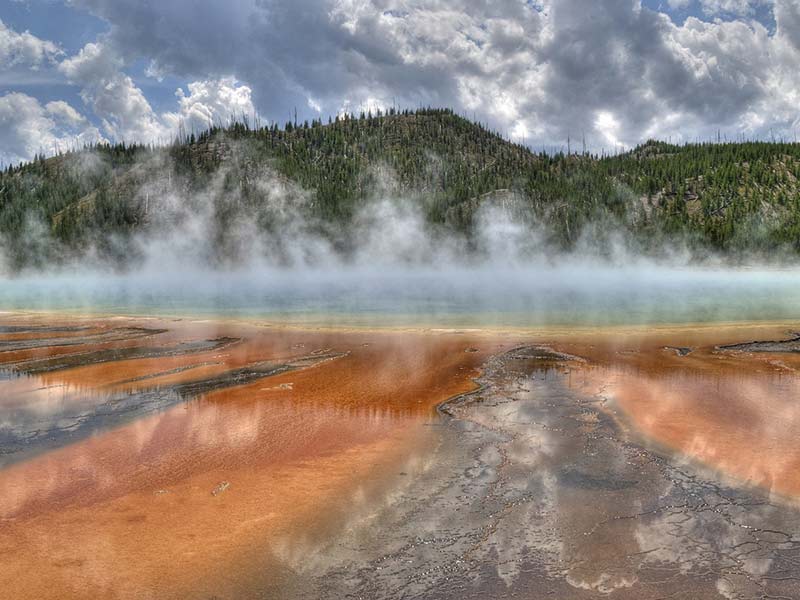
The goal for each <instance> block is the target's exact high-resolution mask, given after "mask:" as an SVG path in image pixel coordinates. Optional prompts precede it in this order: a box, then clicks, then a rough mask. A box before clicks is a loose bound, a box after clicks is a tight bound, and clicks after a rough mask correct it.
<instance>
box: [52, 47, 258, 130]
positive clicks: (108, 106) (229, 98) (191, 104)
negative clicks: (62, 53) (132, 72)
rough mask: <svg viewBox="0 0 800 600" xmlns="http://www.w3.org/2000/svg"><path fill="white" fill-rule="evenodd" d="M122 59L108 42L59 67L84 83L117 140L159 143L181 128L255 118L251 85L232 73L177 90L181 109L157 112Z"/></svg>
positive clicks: (86, 95)
mask: <svg viewBox="0 0 800 600" xmlns="http://www.w3.org/2000/svg"><path fill="white" fill-rule="evenodd" d="M124 65H125V63H124V61H123V59H122V57H121V56H120V55H119V54H118V53H117V52H116V50H115V49H114V48H113V47H111V46H110V45H109V44H107V43H105V42H98V43H89V44H86V45H85V46H84V47H83V48H82V49H81V50H80V52H78V53H77V54H76V55H75V56H72V57H70V58H67V59H66V60H64V61H63V62H62V63H61V64H60V65H59V70H60V71H61V72H62V73H63V74H64V75H65V76H66V77H67V78H68V79H69V80H70V81H71V82H73V83H75V84H77V85H79V86H81V88H82V90H81V97H82V98H83V100H84V102H85V103H86V104H87V106H89V107H90V108H91V109H92V112H93V113H94V114H95V115H96V116H97V117H98V118H99V119H100V120H101V122H102V125H103V130H104V132H105V133H106V135H107V136H108V137H109V138H111V139H113V140H127V141H135V142H143V143H158V142H159V141H160V142H165V141H169V140H170V139H172V138H174V136H175V135H176V133H177V132H178V130H179V128H180V127H184V128H185V129H187V130H189V129H196V130H198V131H199V130H203V129H205V128H207V127H208V126H209V125H210V124H220V123H222V124H227V122H228V121H229V120H230V119H231V118H234V117H236V118H241V117H242V116H246V117H247V118H252V117H253V116H254V115H255V112H256V111H255V108H254V106H253V103H252V101H251V90H250V88H249V87H247V86H244V85H241V84H239V82H237V81H236V80H235V79H234V78H232V77H223V78H220V79H207V80H203V81H195V82H193V83H190V84H189V85H188V86H187V87H188V94H187V93H186V92H185V91H184V90H183V89H180V88H179V89H178V90H177V91H176V97H177V103H178V109H177V111H174V112H164V113H162V114H158V113H157V112H156V111H155V110H154V109H153V107H152V106H151V104H150V102H149V101H148V99H147V98H146V96H145V94H144V92H142V90H141V89H140V88H139V87H138V86H137V85H136V84H135V82H134V81H133V79H132V78H131V77H130V76H128V75H126V74H125V73H124V72H123V68H124Z"/></svg>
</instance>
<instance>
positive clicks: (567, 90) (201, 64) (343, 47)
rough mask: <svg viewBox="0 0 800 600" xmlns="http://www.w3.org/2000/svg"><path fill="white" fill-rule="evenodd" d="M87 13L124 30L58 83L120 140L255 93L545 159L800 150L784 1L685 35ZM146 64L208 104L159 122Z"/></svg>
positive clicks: (729, 5) (591, 14) (559, 7)
mask: <svg viewBox="0 0 800 600" xmlns="http://www.w3.org/2000/svg"><path fill="white" fill-rule="evenodd" d="M72 4H73V5H74V6H75V7H78V8H83V9H87V10H89V11H90V12H91V13H93V14H94V15H96V16H98V17H100V18H102V19H103V20H105V21H106V22H107V23H108V24H109V31H108V32H107V33H106V34H104V35H103V36H101V37H100V38H99V39H98V41H97V43H96V44H95V45H94V46H93V47H91V48H86V49H84V52H83V55H82V56H83V57H82V58H81V56H75V55H74V56H71V57H63V62H64V66H62V67H61V68H60V70H61V72H62V73H65V74H67V75H68V76H69V75H70V74H71V81H73V83H74V84H75V85H79V86H81V87H82V88H83V89H84V92H83V96H84V99H85V102H86V104H87V106H88V107H89V109H91V110H93V111H94V112H95V113H97V112H98V111H100V112H102V113H103V114H100V115H96V116H98V117H99V118H100V119H101V120H102V121H103V122H105V123H109V124H111V125H113V127H111V128H106V129H105V133H106V134H107V135H109V136H110V137H114V136H116V135H120V134H122V133H125V132H137V131H144V132H148V131H149V132H154V133H153V134H154V135H155V132H158V134H159V135H167V133H166V132H168V131H169V130H170V128H171V127H174V126H175V124H176V123H177V122H179V121H180V120H181V119H187V118H188V119H194V121H193V122H196V123H197V124H201V123H204V122H207V121H204V120H203V119H208V118H211V117H212V116H215V115H219V114H221V112H222V108H221V107H222V105H223V104H224V102H225V99H226V98H229V97H232V96H233V97H235V98H237V106H238V107H240V108H241V107H245V108H246V107H248V106H250V93H251V92H252V101H253V104H254V108H255V109H257V110H258V111H259V112H260V113H261V115H262V116H263V117H264V118H266V119H276V120H279V121H283V120H285V119H287V118H289V117H290V115H292V113H293V112H294V109H295V108H296V109H297V110H298V113H299V116H300V117H301V118H308V117H311V116H316V115H317V114H321V115H323V116H325V115H327V114H332V113H336V112H338V111H340V110H350V111H355V112H358V111H359V110H360V109H361V108H362V107H364V108H366V107H367V106H369V107H375V106H378V105H381V106H384V107H386V106H391V105H392V104H393V103H394V102H396V103H397V104H399V105H401V106H417V105H420V104H432V105H448V106H452V107H454V108H456V109H457V110H459V111H463V112H464V113H467V114H469V115H470V116H472V115H473V114H474V115H475V116H476V117H478V118H479V119H481V120H482V121H488V122H489V124H490V125H492V126H493V127H495V128H497V129H499V130H500V131H502V132H508V133H509V134H510V135H513V136H516V137H523V136H524V137H525V139H526V140H527V141H528V142H530V143H533V144H534V145H539V144H542V145H546V146H547V145H553V144H555V145H562V144H564V142H565V141H566V138H567V136H568V135H571V136H572V137H573V139H575V138H577V137H578V136H580V135H582V134H585V135H586V137H587V139H588V142H589V144H590V146H591V147H593V148H594V149H599V148H601V147H605V148H607V149H608V148H615V147H618V146H620V145H631V144H635V143H636V142H638V141H640V140H642V139H644V138H647V137H653V136H657V137H667V136H672V137H673V138H674V139H681V138H682V139H694V138H695V137H712V136H713V135H715V134H716V131H717V130H718V129H721V130H723V131H724V132H725V133H726V134H729V135H731V136H734V135H737V134H739V133H744V134H746V135H749V136H761V137H766V136H768V135H773V134H774V133H775V132H776V131H777V132H779V134H784V135H791V132H792V130H793V128H794V127H795V124H796V121H797V95H798V86H799V85H800V79H799V78H798V73H797V69H796V68H795V65H796V64H797V63H798V59H800V8H799V7H800V2H798V0H775V1H774V19H775V24H776V26H775V28H774V30H772V31H770V30H768V29H767V28H765V27H764V26H763V25H761V24H760V23H759V22H757V21H755V20H753V15H755V14H756V10H755V8H758V10H768V9H769V6H768V4H767V3H766V2H764V1H762V0H756V1H750V0H702V2H700V1H691V0H673V1H671V2H668V3H666V4H665V6H667V5H668V6H671V7H673V8H677V7H680V8H681V9H684V8H688V9H691V10H692V11H693V12H691V13H690V14H696V15H698V16H700V17H703V18H702V19H700V18H697V17H693V16H689V17H687V18H686V19H685V20H684V21H683V22H682V23H677V22H675V21H674V20H673V19H671V18H670V16H669V15H668V14H666V13H665V12H661V11H660V10H657V9H654V8H647V7H643V6H642V5H641V3H640V2H639V0H605V1H603V2H597V1H594V0H542V1H541V2H531V1H522V0H504V1H501V2H490V1H482V0H453V1H445V0H373V1H364V0H296V1H294V2H285V1H280V0H238V1H234V2H228V3H222V2H219V1H217V0H171V1H169V2H166V1H164V2H149V1H147V2H142V1H140V0H73V2H72ZM650 6H651V7H652V6H653V4H652V3H650ZM704 15H705V16H704ZM719 15H722V16H726V15H727V19H728V20H724V19H717V18H716V17H717V16H719ZM732 16H733V17H732ZM90 57H91V58H92V60H91V61H89V60H88V59H89V58H90ZM60 60H61V59H60ZM140 60H144V61H145V62H147V63H149V64H150V67H149V69H148V73H150V74H151V75H152V76H153V77H156V78H157V77H160V76H162V75H172V76H174V77H177V78H178V79H180V80H183V81H194V82H196V83H195V84H193V85H195V89H197V90H200V92H202V93H200V92H198V93H194V92H192V93H190V94H189V95H188V96H183V95H181V96H179V101H180V109H179V111H178V112H177V113H170V114H169V115H166V114H165V115H159V114H156V113H155V112H154V111H152V110H151V109H150V106H149V104H148V102H147V98H146V94H143V93H142V92H141V89H140V88H139V87H138V86H139V85H140V84H141V82H137V81H133V80H131V79H130V78H128V77H127V76H126V75H125V73H126V72H127V70H128V69H129V68H130V65H133V64H137V61H140ZM112 68H113V69H115V70H116V71H114V72H111V71H110V69H112ZM92 73H96V74H97V76H96V77H95V79H92V75H91V74H92ZM223 81H224V83H222V82H223ZM237 86H238V87H237ZM242 86H246V87H242ZM111 89H114V90H116V96H115V97H113V98H112V97H108V96H110V93H109V92H108V90H111ZM123 92H124V93H123ZM125 98H128V99H131V98H133V99H135V100H136V102H135V103H132V102H131V101H128V102H122V100H124V99H125ZM209 99H210V100H209ZM207 100H208V101H207Z"/></svg>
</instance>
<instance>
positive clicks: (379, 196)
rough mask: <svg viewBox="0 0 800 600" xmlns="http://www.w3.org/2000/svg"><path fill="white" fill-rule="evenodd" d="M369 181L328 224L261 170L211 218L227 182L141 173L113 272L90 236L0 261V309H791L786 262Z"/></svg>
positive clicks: (527, 320) (639, 319)
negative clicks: (252, 189)
mask: <svg viewBox="0 0 800 600" xmlns="http://www.w3.org/2000/svg"><path fill="white" fill-rule="evenodd" d="M223 177H224V173H223V174H220V175H219V176H218V177H217V179H221V178H223ZM375 179H376V181H377V184H376V188H375V191H374V198H373V199H371V200H370V201H368V202H366V203H365V204H364V205H363V206H361V207H360V208H359V210H358V211H357V212H356V214H355V215H354V217H353V219H352V222H351V223H350V224H349V225H347V226H346V227H340V226H338V225H336V224H333V223H325V222H322V221H320V220H318V219H317V220H315V219H313V218H310V217H309V213H308V211H307V210H306V209H307V208H308V206H309V204H310V203H313V195H312V194H310V193H308V192H307V191H305V190H302V189H299V188H297V186H295V185H294V184H293V183H291V182H289V181H287V180H286V179H285V178H283V179H281V178H278V177H276V176H275V175H274V174H270V173H263V174H261V175H260V177H259V178H258V179H257V180H256V182H255V184H254V185H255V186H256V187H257V188H258V189H259V190H261V191H262V192H263V194H262V195H261V196H260V198H261V200H260V202H261V204H260V205H259V207H258V208H257V209H256V210H257V213H258V214H253V215H250V214H249V213H248V212H246V211H243V212H239V213H235V216H234V217H233V218H227V220H225V227H224V229H221V225H220V217H219V214H220V211H222V212H224V211H226V210H229V209H230V207H231V206H239V205H240V204H241V199H240V198H238V197H237V196H236V193H237V192H236V191H235V190H234V191H230V190H227V189H223V186H221V185H217V184H212V185H210V186H209V188H208V189H207V190H206V191H205V192H202V193H199V194H198V193H192V194H190V193H188V192H187V191H186V189H185V186H184V187H182V186H181V184H180V182H178V181H174V180H173V179H172V178H168V179H166V180H164V181H161V180H156V181H148V182H146V183H145V184H143V185H142V187H141V189H139V190H138V191H137V193H136V194H135V195H134V200H133V201H134V202H136V201H141V200H142V198H141V197H142V196H143V197H144V198H146V200H147V202H148V206H149V207H150V209H151V213H152V214H154V215H157V216H156V217H154V218H152V219H151V220H150V221H149V222H148V223H147V224H146V227H142V228H141V230H138V231H137V232H136V233H135V234H134V235H133V236H131V237H130V238H129V239H127V240H125V243H124V245H120V247H119V253H120V254H121V255H122V256H125V257H128V256H129V257H130V261H129V263H128V264H126V266H125V268H124V269H119V268H118V267H119V265H117V266H116V267H111V266H110V265H109V264H107V263H105V262H104V261H103V259H102V258H100V257H99V255H98V252H96V251H95V249H94V248H92V247H91V245H90V246H89V248H87V249H85V250H84V251H83V252H82V253H80V254H78V255H71V256H69V257H68V258H67V259H65V260H64V261H63V262H62V263H61V264H57V265H56V264H54V265H52V266H50V267H48V268H42V267H41V266H40V267H39V268H36V269H30V268H29V269H24V270H22V271H18V272H12V271H10V270H8V269H6V270H5V273H4V274H1V273H3V271H2V270H0V310H51V311H79V312H83V313H95V314H105V313H117V314H162V315H186V316H189V315H198V316H209V317H211V316H229V317H230V316H240V317H254V318H265V319H272V320H285V321H291V322H302V323H310V324H322V325H325V324H331V325H336V324H350V325H366V326H376V325H415V324H416V325H424V326H431V327H436V326H444V327H468V326H475V327H480V326H509V327H517V326H518V327H525V326H546V325H587V326H588V325H604V324H609V325H612V324H648V323H686V322H713V321H738V320H748V321H749V320H777V319H786V320H789V319H795V318H800V269H797V268H785V267H784V268H774V267H767V266H755V265H756V263H755V262H754V263H753V266H750V267H742V266H737V267H730V266H725V264H726V263H725V261H724V260H723V259H720V258H715V257H709V256H705V257H701V258H698V257H697V256H693V255H692V254H691V253H690V252H688V251H687V250H686V249H685V248H686V246H685V245H683V244H681V243H680V242H679V241H675V242H674V243H671V244H669V245H668V247H665V248H664V250H663V251H662V252H660V253H658V255H657V256H654V255H653V253H652V252H650V253H649V254H645V253H644V252H643V251H642V249H641V248H640V247H639V246H637V244H636V243H635V242H634V241H633V240H632V239H631V238H630V236H628V235H626V233H625V231H624V228H623V227H621V226H618V225H615V224H613V223H602V224H601V223H595V224H593V225H592V226H589V227H587V228H586V229H585V231H584V233H583V235H582V237H581V238H580V240H579V241H578V243H577V244H576V245H575V247H574V248H572V249H571V250H570V251H569V252H563V251H556V250H555V249H554V248H553V247H552V245H551V244H550V241H549V240H550V238H549V236H548V232H547V230H546V228H545V227H543V226H540V225H539V224H536V223H531V222H530V221H529V220H528V219H526V218H525V215H523V214H519V213H518V212H517V213H515V211H514V209H513V206H512V207H509V206H507V205H505V204H503V203H502V202H500V203H498V202H492V201H487V202H486V203H485V204H483V205H481V207H480V209H479V210H478V211H477V214H476V216H475V220H474V227H473V228H472V231H471V233H470V235H466V234H464V233H459V232H456V231H454V230H452V229H447V228H445V227H443V226H441V225H439V226H437V225H433V224H431V223H429V222H428V221H427V220H426V218H425V202H426V200H425V197H424V195H421V194H417V195H409V194H405V195H398V189H397V185H396V182H394V181H393V179H392V175H391V173H387V172H381V173H380V174H379V176H376V178H375ZM215 181H216V179H215ZM212 183H213V182H212ZM153 207H157V210H156V209H155V208H153ZM248 210H250V209H248ZM258 219H262V220H263V221H265V222H268V223H269V227H268V228H267V229H264V228H262V227H259V226H257V224H256V221H257V220H258ZM47 232H48V228H47V227H46V226H44V225H43V224H41V223H39V224H37V223H32V225H31V227H30V230H29V232H28V235H27V238H26V240H27V241H28V242H29V245H30V248H31V250H30V252H32V253H33V252H37V251H38V252H42V255H43V256H53V255H54V254H55V255H57V254H58V252H57V251H56V252H53V248H54V244H55V242H54V240H53V239H51V238H50V237H49V235H48V233H47ZM0 242H3V240H0ZM106 242H108V240H106ZM106 245H107V244H106ZM4 247H5V248H6V251H8V249H9V243H8V241H6V243H5V245H4V244H3V243H0V267H1V266H2V265H3V264H4V262H5V263H8V262H9V261H3V253H2V249H3V248H4ZM342 248H345V249H346V250H344V251H343V250H342ZM34 262H36V264H39V265H42V264H50V262H52V261H50V260H39V261H34Z"/></svg>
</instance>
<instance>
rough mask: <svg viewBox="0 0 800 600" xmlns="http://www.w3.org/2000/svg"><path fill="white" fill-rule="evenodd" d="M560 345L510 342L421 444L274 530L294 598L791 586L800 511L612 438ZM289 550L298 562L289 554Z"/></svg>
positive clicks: (718, 594) (617, 593)
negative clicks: (297, 526)
mask: <svg viewBox="0 0 800 600" xmlns="http://www.w3.org/2000/svg"><path fill="white" fill-rule="evenodd" d="M579 367H580V365H578V364H577V363H575V361H574V357H568V356H554V355H553V353H552V351H550V350H549V349H546V348H541V347H536V346H529V347H524V348H516V349H514V350H512V351H510V352H507V353H505V354H502V355H499V356H496V357H494V358H491V359H490V360H489V361H488V362H487V364H486V365H485V368H484V371H483V375H482V376H481V377H480V378H479V379H478V380H477V383H478V385H479V388H478V389H477V390H475V391H473V392H470V393H467V394H463V395H461V396H458V397H456V398H454V399H452V400H451V401H448V402H446V403H445V404H443V405H442V406H441V407H440V409H439V412H440V415H441V421H440V424H441V425H442V426H441V427H435V428H432V429H433V430H434V431H436V433H437V436H438V443H437V445H436V446H435V449H434V450H432V451H430V452H428V453H427V454H426V453H423V452H420V454H419V455H418V456H414V457H412V458H410V459H409V462H408V464H403V465H398V471H402V472H403V476H398V477H397V485H396V486H395V487H393V488H391V489H388V490H383V491H376V492H374V493H373V494H372V495H371V496H368V497H367V498H366V499H365V501H364V502H363V505H362V507H361V508H360V509H357V508H353V510H352V514H350V515H349V516H347V517H345V516H343V518H342V525H341V529H340V532H339V534H338V535H336V536H334V538H333V541H327V542H324V543H323V542H318V543H311V542H309V541H307V540H285V541H282V545H281V550H280V551H279V552H278V551H276V555H277V556H278V557H279V558H282V560H283V561H284V565H285V567H286V569H287V571H288V572H291V573H293V574H294V576H293V577H291V578H290V582H291V583H290V584H288V585H287V586H285V587H284V588H282V589H281V590H278V592H279V593H285V594H288V596H287V597H298V598H322V597H328V598H334V597H335V598H370V599H383V598H386V599H389V598H392V599H394V598H419V599H422V598H425V599H439V598H441V599H445V598H453V599H456V598H457V599H459V600H463V599H465V598H475V599H486V598H534V599H536V598H559V599H571V598H576V599H577V598H606V597H608V595H609V594H612V597H614V598H623V599H636V600H643V599H644V600H647V599H656V598H667V597H670V598H693V599H695V598H696V599H702V598H717V599H718V598H798V597H800V511H798V510H797V508H796V507H794V506H790V505H787V504H782V503H781V502H779V501H777V500H775V499H773V498H772V497H771V496H770V494H769V493H768V492H767V491H764V490H761V489H737V488H734V487H731V486H729V485H726V484H724V483H723V482H722V481H721V480H720V478H719V477H717V476H716V475H715V474H714V473H713V472H710V471H705V470H704V469H703V468H701V467H698V466H696V465H692V464H686V461H683V460H681V459H680V458H679V457H675V456H670V455H669V454H667V453H662V452H660V451H656V450H652V449H650V448H648V447H645V446H644V445H642V444H640V443H638V442H637V441H636V440H633V439H631V438H630V437H629V436H628V435H626V434H625V433H624V431H623V429H622V428H621V427H619V424H618V422H617V420H616V419H615V418H614V417H613V416H611V415H610V414H609V412H608V410H607V409H606V404H607V399H606V398H604V397H602V396H597V397H594V396H586V395H583V394H582V393H581V392H580V391H578V388H579V386H578V385H575V384H576V383H578V382H579V379H580V377H581V368H579ZM299 557H302V558H299Z"/></svg>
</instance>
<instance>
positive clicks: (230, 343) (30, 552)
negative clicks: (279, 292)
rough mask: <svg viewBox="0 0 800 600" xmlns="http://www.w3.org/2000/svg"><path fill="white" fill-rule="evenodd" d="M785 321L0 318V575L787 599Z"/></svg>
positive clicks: (16, 585) (71, 580) (139, 593)
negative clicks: (425, 327) (514, 328)
mask: <svg viewBox="0 0 800 600" xmlns="http://www.w3.org/2000/svg"><path fill="white" fill-rule="evenodd" d="M796 337H797V336H796V334H795V333H794V329H793V327H792V324H774V325H764V324H752V325H747V324H743V325H736V326H724V327H722V326H702V327H697V326H692V327H677V328H639V329H634V330H625V329H622V328H614V329H608V330H587V331H548V332H538V333H523V332H507V333H499V332H480V331H437V330H432V331H426V332H415V331H405V332H400V331H396V332H390V331H384V332H378V331H326V330H317V331H311V330H299V329H296V330H293V329H286V328H274V327H261V326H256V325H252V324H245V323H234V322H229V323H224V322H218V321H197V320H183V321H167V320H164V319H66V318H61V319H59V318H57V317H30V316H7V317H5V318H4V319H3V320H2V323H0V452H2V454H0V490H2V493H0V589H2V590H6V591H8V592H9V594H10V596H9V597H12V598H37V599H38V598H97V597H103V598H137V599H138V598H366V599H371V598H375V599H380V598H531V599H538V598H567V599H569V598H603V597H608V596H609V595H611V596H612V597H617V598H631V599H633V598H637V599H638V598H642V599H650V598H742V599H744V598H800V581H798V580H799V579H800V503H799V502H798V498H800V446H798V445H797V443H796V439H797V437H796V436H797V433H796V432H797V431H799V430H800V404H798V403H797V400H798V398H800V388H798V385H799V384H800V379H799V378H798V376H797V373H798V371H797V369H798V368H800V353H798V352H797V351H796V345H797V340H796ZM0 596H2V594H1V593H0Z"/></svg>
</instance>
